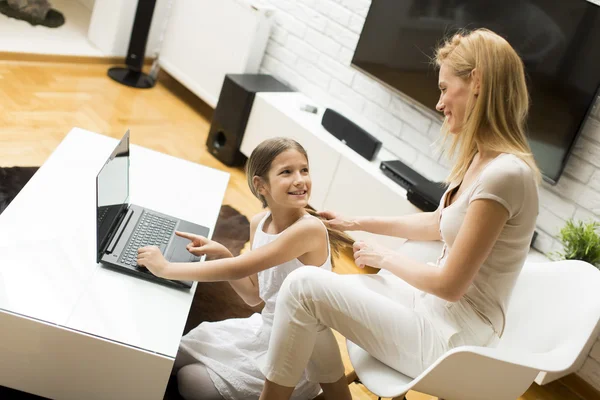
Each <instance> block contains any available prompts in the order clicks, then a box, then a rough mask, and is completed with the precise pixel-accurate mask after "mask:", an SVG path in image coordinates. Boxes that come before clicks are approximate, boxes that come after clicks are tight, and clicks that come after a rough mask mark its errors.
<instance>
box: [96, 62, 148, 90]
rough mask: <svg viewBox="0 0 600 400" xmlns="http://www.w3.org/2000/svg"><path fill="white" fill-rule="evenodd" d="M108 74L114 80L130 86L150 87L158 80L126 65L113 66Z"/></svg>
mask: <svg viewBox="0 0 600 400" xmlns="http://www.w3.org/2000/svg"><path fill="white" fill-rule="evenodd" d="M108 76H110V77H111V78H112V79H113V80H115V81H117V82H119V83H121V84H123V85H127V86H130V87H134V88H138V89H150V88H151V87H154V85H155V84H156V82H155V81H154V79H152V78H150V77H149V76H148V75H146V74H144V73H143V72H136V71H132V70H130V69H129V68H124V67H112V68H110V69H109V70H108Z"/></svg>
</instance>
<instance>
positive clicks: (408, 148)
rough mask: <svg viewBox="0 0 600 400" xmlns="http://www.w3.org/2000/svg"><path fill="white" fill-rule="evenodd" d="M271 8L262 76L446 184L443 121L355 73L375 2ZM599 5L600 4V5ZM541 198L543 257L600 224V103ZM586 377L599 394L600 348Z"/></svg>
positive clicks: (305, 1) (327, 1) (310, 2)
mask: <svg viewBox="0 0 600 400" xmlns="http://www.w3.org/2000/svg"><path fill="white" fill-rule="evenodd" d="M562 1H567V0H562ZM266 2H267V3H269V4H271V5H272V6H274V7H275V8H276V9H277V14H276V24H275V26H274V27H273V31H272V34H271V38H270V40H269V44H268V46H267V51H266V55H265V57H264V59H263V63H262V67H261V72H264V73H270V74H272V75H274V76H276V77H277V78H279V79H280V80H282V81H285V82H287V83H289V84H290V85H292V86H294V87H296V88H297V89H298V90H300V91H302V92H304V93H306V94H308V95H309V96H311V97H312V98H314V99H315V100H316V101H317V102H319V103H326V104H327V105H328V106H331V107H332V108H337V109H339V110H342V111H345V113H346V114H349V115H352V116H354V117H355V118H354V119H355V122H357V123H359V124H361V125H362V126H363V127H364V128H365V129H367V130H368V131H369V132H370V133H371V134H373V135H374V136H376V137H378V138H379V139H380V140H381V141H382V142H383V146H384V147H385V148H386V149H388V150H390V151H391V152H392V153H394V154H395V155H397V156H398V157H399V158H400V159H402V160H403V161H404V162H406V163H408V164H410V165H411V166H412V167H413V168H414V169H415V170H417V171H419V172H420V173H422V174H423V175H425V176H427V177H429V178H430V179H435V180H441V179H442V178H444V176H445V175H446V173H447V171H448V169H447V162H446V161H444V160H443V159H441V158H440V157H439V156H437V155H436V154H434V152H433V150H432V147H431V144H432V142H433V141H434V140H435V139H436V138H437V137H438V133H439V127H440V125H439V121H438V120H433V119H432V118H431V116H430V114H429V113H428V112H423V111H422V110H420V109H418V108H416V107H413V106H412V105H411V104H409V103H408V102H407V101H405V100H403V98H402V97H401V96H400V95H399V94H397V93H396V92H394V91H392V90H390V89H389V88H388V87H386V86H383V85H381V84H379V83H378V82H377V81H375V80H373V79H371V78H369V77H368V76H366V75H365V74H363V73H361V72H359V71H358V70H356V69H354V68H352V67H350V61H351V59H352V55H353V53H354V49H355V47H356V44H357V42H358V38H359V35H360V32H361V30H362V26H363V24H364V20H365V17H366V15H367V12H368V9H369V6H370V4H371V1H370V0H268V1H266ZM593 2H594V3H596V4H600V0H594V1H593ZM597 103H598V102H597ZM540 196H541V207H540V215H539V217H538V232H539V235H538V239H537V240H536V243H535V247H536V248H537V249H538V250H540V251H542V252H549V251H556V250H558V249H559V248H560V244H559V242H558V241H557V240H556V236H557V235H558V232H559V230H560V228H561V227H562V226H563V225H564V223H565V221H566V220H567V219H568V218H577V219H584V220H586V219H595V220H600V105H599V104H596V105H595V108H594V111H593V113H592V116H591V117H590V118H589V119H588V121H587V123H586V126H585V129H584V131H583V134H582V135H581V137H580V138H579V139H578V140H577V143H576V144H575V149H574V151H573V155H572V156H571V158H570V160H569V162H568V163H567V166H566V169H565V172H564V173H563V175H562V177H561V178H560V180H559V183H558V184H557V185H556V186H550V185H548V184H545V183H544V184H543V185H542V187H541V188H540ZM579 375H580V376H582V377H583V378H584V379H585V380H586V381H588V382H590V383H591V384H593V385H594V386H595V387H596V388H597V389H598V390H600V342H597V343H596V345H595V347H594V350H593V351H592V352H591V355H590V357H589V358H588V359H587V361H586V363H585V364H584V366H583V368H582V369H581V371H580V372H579Z"/></svg>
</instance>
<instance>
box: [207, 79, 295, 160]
mask: <svg viewBox="0 0 600 400" xmlns="http://www.w3.org/2000/svg"><path fill="white" fill-rule="evenodd" d="M293 91H294V90H293V89H291V88H290V87H288V86H286V85H284V84H283V83H281V82H280V81H278V80H277V79H275V78H274V77H272V76H271V75H265V74H227V75H225V80H224V81H223V86H222V87H221V93H220V94H219V101H218V103H217V107H216V108H215V113H214V115H213V118H212V123H211V125H210V131H209V133H208V139H207V140H206V146H207V147H208V151H209V152H210V153H211V154H212V155H213V156H215V157H216V158H217V159H219V160H220V161H221V162H222V163H223V164H225V165H228V166H239V165H242V164H243V163H244V161H245V160H246V157H245V156H244V155H243V154H242V153H241V152H240V145H241V144H242V139H243V137H244V132H245V130H246V124H247V123H248V117H249V116H250V111H251V110H252V103H253V102H254V96H255V95H256V93H257V92H293ZM282 134H283V133H282Z"/></svg>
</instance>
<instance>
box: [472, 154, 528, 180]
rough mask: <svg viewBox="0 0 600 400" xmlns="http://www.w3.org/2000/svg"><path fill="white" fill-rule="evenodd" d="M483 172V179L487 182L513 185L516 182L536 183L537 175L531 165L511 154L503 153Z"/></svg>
mask: <svg viewBox="0 0 600 400" xmlns="http://www.w3.org/2000/svg"><path fill="white" fill-rule="evenodd" d="M483 172H484V173H483V174H482V178H484V179H487V180H490V179H492V180H502V181H506V182H512V183H513V184H514V183H515V182H516V181H520V182H526V181H530V182H534V181H535V174H534V172H533V170H532V169H531V168H530V167H529V165H528V164H527V163H526V162H525V161H524V160H523V159H521V158H520V157H518V156H516V155H514V154H510V153H502V154H501V155H500V156H498V158H497V159H495V160H494V161H493V162H492V163H491V164H490V165H489V167H488V168H486V169H485V170H484V171H483Z"/></svg>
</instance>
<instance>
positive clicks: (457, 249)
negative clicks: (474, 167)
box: [354, 199, 508, 302]
mask: <svg viewBox="0 0 600 400" xmlns="http://www.w3.org/2000/svg"><path fill="white" fill-rule="evenodd" d="M507 220H508V211H507V210H506V208H504V206H502V205H501V204H500V203H498V202H496V201H493V200H487V199H479V200H475V201H473V202H472V203H471V204H470V205H469V207H468V209H467V214H466V216H465V219H464V222H463V224H462V226H461V227H460V230H459V232H458V235H457V237H456V240H455V241H454V245H453V247H452V251H451V252H450V254H449V255H448V260H447V261H446V263H445V265H444V267H443V268H438V267H435V266H431V265H428V264H423V263H421V262H417V261H415V260H412V259H411V258H410V257H407V256H405V255H403V254H399V253H396V252H393V251H389V250H383V249H381V248H373V247H372V246H369V245H366V244H364V243H360V244H357V245H355V255H354V257H355V261H356V264H357V265H359V266H363V265H370V266H373V267H376V268H384V269H387V270H389V271H390V272H392V273H393V274H395V275H397V276H398V277H400V278H402V279H403V280H404V281H406V282H408V283H409V284H411V285H412V286H414V287H416V288H417V289H420V290H422V291H424V292H428V293H431V294H433V295H435V296H437V297H440V298H442V299H444V300H447V301H452V302H455V301H458V300H460V298H461V297H462V296H463V295H464V294H465V293H466V291H467V289H468V288H469V285H471V282H472V281H473V279H474V278H475V276H476V275H477V272H478V271H479V268H480V267H481V264H483V262H484V261H485V260H486V258H487V257H488V255H489V253H490V251H491V250H492V248H493V247H494V244H495V243H496V240H497V239H498V236H499V235H500V232H502V229H503V227H504V225H505V224H506V221H507ZM374 264H375V265H374Z"/></svg>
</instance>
